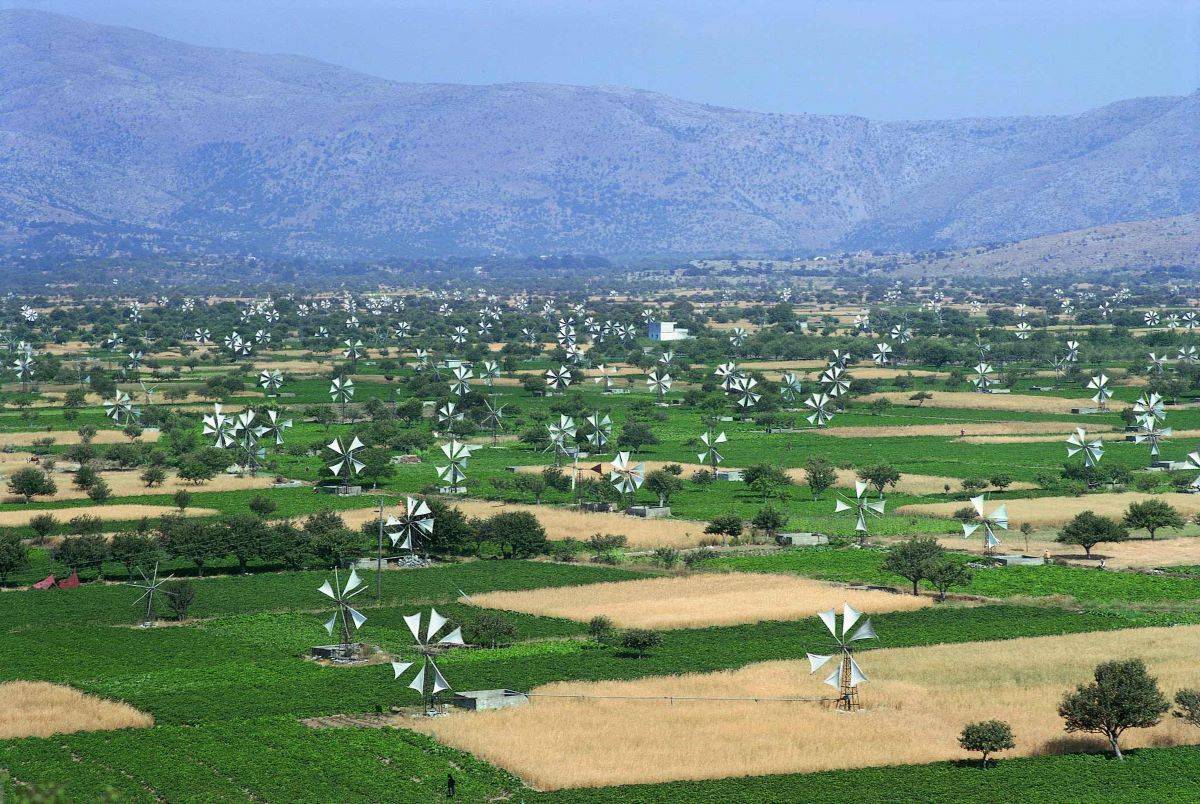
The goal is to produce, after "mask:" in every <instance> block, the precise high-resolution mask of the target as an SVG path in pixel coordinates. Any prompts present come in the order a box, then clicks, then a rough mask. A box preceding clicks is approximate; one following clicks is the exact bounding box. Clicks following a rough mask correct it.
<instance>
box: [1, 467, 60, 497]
mask: <svg viewBox="0 0 1200 804" xmlns="http://www.w3.org/2000/svg"><path fill="white" fill-rule="evenodd" d="M8 490H9V491H10V492H12V493H13V494H15V495H17V496H18V497H24V498H25V502H26V503H28V502H30V501H31V500H32V499H33V498H34V497H40V496H49V495H52V494H55V493H56V492H57V491H58V486H57V485H55V483H54V479H53V478H51V477H50V475H48V474H46V473H45V472H43V471H42V470H41V469H37V468H35V467H33V466H27V467H25V468H24V469H18V470H17V471H15V472H13V473H12V476H11V477H9V479H8Z"/></svg>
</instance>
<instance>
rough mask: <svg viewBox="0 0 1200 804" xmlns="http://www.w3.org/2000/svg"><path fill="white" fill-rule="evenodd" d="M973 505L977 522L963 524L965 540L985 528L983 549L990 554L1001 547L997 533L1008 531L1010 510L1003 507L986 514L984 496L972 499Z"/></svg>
mask: <svg viewBox="0 0 1200 804" xmlns="http://www.w3.org/2000/svg"><path fill="white" fill-rule="evenodd" d="M971 505H972V507H974V508H975V520H974V521H972V522H964V523H962V529H963V538H964V539H968V538H970V537H971V534H973V533H975V531H977V530H979V529H980V528H983V549H984V552H987V553H990V552H991V551H992V550H993V549H995V548H996V547H998V546H999V545H1000V538H999V537H998V536H997V535H996V531H997V530H1008V509H1007V508H1006V507H1005V506H1003V505H1001V506H1000V507H999V508H997V509H996V510H994V511H992V512H991V513H990V514H987V513H984V510H983V495H982V494H980V495H979V496H978V497H972V498H971Z"/></svg>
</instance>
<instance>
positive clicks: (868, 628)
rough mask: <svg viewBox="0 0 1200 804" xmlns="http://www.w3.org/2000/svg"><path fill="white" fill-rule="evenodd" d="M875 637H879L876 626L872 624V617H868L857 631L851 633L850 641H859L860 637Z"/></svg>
mask: <svg viewBox="0 0 1200 804" xmlns="http://www.w3.org/2000/svg"><path fill="white" fill-rule="evenodd" d="M875 638H877V634H876V633H875V627H874V626H872V625H871V618H870V617H868V618H867V619H865V620H863V624H862V625H860V626H859V627H858V630H857V631H855V632H854V633H853V634H851V636H850V640H849V641H850V642H857V641H858V640H860V639H875Z"/></svg>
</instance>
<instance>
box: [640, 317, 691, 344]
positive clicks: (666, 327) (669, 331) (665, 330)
mask: <svg viewBox="0 0 1200 804" xmlns="http://www.w3.org/2000/svg"><path fill="white" fill-rule="evenodd" d="M649 330H650V331H649V336H650V340H652V341H684V340H687V339H688V338H690V337H691V336H690V335H688V331H687V330H686V329H679V328H676V326H675V322H674V321H651V322H650V327H649Z"/></svg>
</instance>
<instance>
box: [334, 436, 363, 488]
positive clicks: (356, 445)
mask: <svg viewBox="0 0 1200 804" xmlns="http://www.w3.org/2000/svg"><path fill="white" fill-rule="evenodd" d="M364 447H365V445H364V444H363V442H362V441H360V440H359V439H358V436H351V437H350V441H349V442H348V443H347V442H346V440H345V439H344V438H342V437H341V436H339V437H337V438H335V439H333V440H332V441H330V442H329V443H328V444H327V445H326V448H327V449H328V450H329V451H330V452H332V453H333V460H332V461H330V462H329V463H328V464H326V465H325V466H326V468H327V469H328V470H329V472H330V474H332V475H333V476H334V477H335V478H337V479H338V480H340V481H342V487H343V488H345V487H347V486H349V485H350V481H351V480H353V479H354V476H355V475H357V474H358V473H359V472H361V471H362V470H363V467H364V466H366V464H364V463H363V462H362V461H360V460H359V459H358V453H359V452H360V451H362V449H363V448H364Z"/></svg>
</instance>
